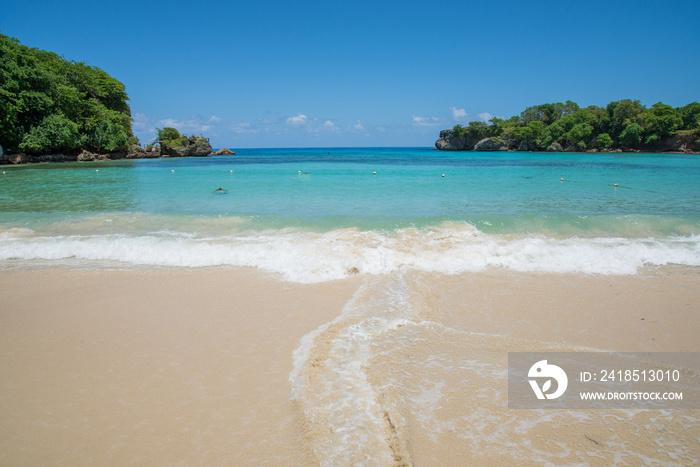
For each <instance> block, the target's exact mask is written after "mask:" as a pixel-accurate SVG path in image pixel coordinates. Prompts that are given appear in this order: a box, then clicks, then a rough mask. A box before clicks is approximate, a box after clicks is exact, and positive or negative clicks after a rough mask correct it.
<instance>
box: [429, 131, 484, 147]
mask: <svg viewBox="0 0 700 467" xmlns="http://www.w3.org/2000/svg"><path fill="white" fill-rule="evenodd" d="M476 143H478V141H477V140H475V139H473V138H469V137H468V136H455V135H454V132H453V131H452V130H442V131H441V132H440V138H439V139H438V140H437V141H435V147H436V148H437V149H439V150H441V151H472V150H473V149H474V146H475V145H476Z"/></svg>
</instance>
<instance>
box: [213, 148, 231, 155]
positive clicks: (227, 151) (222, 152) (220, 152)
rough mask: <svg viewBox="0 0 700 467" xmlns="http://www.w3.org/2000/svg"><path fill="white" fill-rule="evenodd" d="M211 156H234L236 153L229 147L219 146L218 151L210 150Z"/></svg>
mask: <svg viewBox="0 0 700 467" xmlns="http://www.w3.org/2000/svg"><path fill="white" fill-rule="evenodd" d="M211 155H212V156H235V155H236V153H235V152H234V151H231V150H230V149H229V148H221V149H219V150H218V151H215V152H212V153H211Z"/></svg>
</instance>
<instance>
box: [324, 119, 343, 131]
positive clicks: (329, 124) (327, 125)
mask: <svg viewBox="0 0 700 467" xmlns="http://www.w3.org/2000/svg"><path fill="white" fill-rule="evenodd" d="M323 129H324V130H328V131H338V130H339V128H338V127H337V126H335V123H333V122H332V121H330V120H326V121H325V122H323Z"/></svg>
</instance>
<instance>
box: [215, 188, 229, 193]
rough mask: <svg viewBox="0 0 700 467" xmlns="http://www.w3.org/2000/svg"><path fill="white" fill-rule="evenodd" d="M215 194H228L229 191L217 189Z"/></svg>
mask: <svg viewBox="0 0 700 467" xmlns="http://www.w3.org/2000/svg"><path fill="white" fill-rule="evenodd" d="M214 193H228V191H226V190H224V189H223V188H217V189H216V190H214Z"/></svg>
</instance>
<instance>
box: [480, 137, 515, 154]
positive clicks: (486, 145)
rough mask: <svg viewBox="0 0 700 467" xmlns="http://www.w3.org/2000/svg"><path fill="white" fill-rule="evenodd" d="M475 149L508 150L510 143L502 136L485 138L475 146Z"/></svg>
mask: <svg viewBox="0 0 700 467" xmlns="http://www.w3.org/2000/svg"><path fill="white" fill-rule="evenodd" d="M474 150H475V151H507V150H508V145H507V144H506V143H505V142H504V141H503V140H502V139H500V138H484V139H482V140H481V141H479V142H478V143H476V145H475V146H474Z"/></svg>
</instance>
